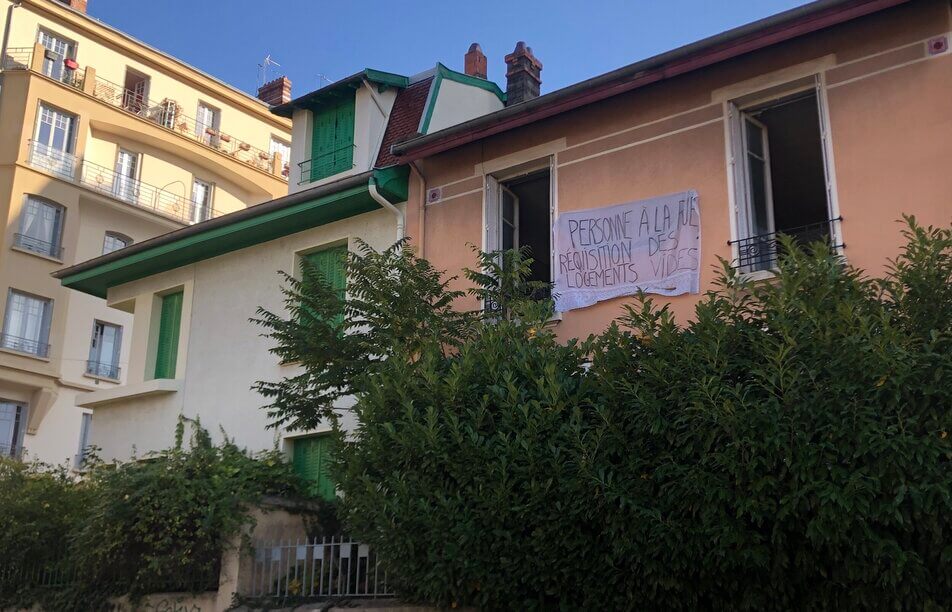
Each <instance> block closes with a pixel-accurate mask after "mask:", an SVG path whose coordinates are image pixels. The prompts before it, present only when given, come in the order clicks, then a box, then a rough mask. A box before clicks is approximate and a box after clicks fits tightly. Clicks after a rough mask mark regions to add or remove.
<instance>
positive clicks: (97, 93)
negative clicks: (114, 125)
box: [0, 47, 287, 180]
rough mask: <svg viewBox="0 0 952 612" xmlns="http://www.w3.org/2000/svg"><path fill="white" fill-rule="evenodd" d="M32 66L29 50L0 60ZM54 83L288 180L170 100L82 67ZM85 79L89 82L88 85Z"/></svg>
mask: <svg viewBox="0 0 952 612" xmlns="http://www.w3.org/2000/svg"><path fill="white" fill-rule="evenodd" d="M32 67H33V48H32V47H13V48H9V49H7V52H6V53H5V54H4V56H3V58H2V61H0V68H2V69H3V70H31V69H32ZM92 72H93V73H94V71H92ZM57 80H58V81H61V82H62V83H64V84H66V85H69V86H71V87H75V88H77V89H80V90H82V91H84V92H86V93H88V94H90V95H92V96H93V97H95V98H97V99H98V100H100V101H101V102H104V103H106V104H109V105H110V106H114V107H116V108H119V109H122V110H124V111H126V112H128V113H131V114H133V115H136V116H138V117H141V118H143V119H145V120H147V121H150V122H152V123H154V124H155V125H158V126H159V127H162V128H165V129H167V130H169V131H170V132H174V133H176V134H180V135H182V136H185V137H187V138H189V139H191V140H194V141H196V142H199V143H201V144H203V145H205V146H207V147H209V148H211V149H214V150H216V151H219V152H221V153H224V154H225V155H228V156H229V157H232V158H234V159H236V160H238V161H240V162H242V163H244V164H247V165H249V166H252V167H254V168H257V169H259V170H263V171H265V172H267V173H269V174H271V175H273V176H276V177H279V178H281V179H283V180H287V173H286V172H285V162H287V160H280V159H279V157H280V156H276V155H275V154H273V153H270V152H268V151H266V150H264V149H260V148H258V147H254V146H252V145H251V144H250V143H247V142H245V141H243V140H240V139H238V138H235V137H234V136H232V135H230V134H228V133H226V132H223V131H221V130H219V129H216V128H214V127H212V126H206V125H205V124H203V123H201V122H199V121H197V120H196V119H194V118H192V117H189V116H188V115H186V114H185V113H184V112H183V110H182V109H183V108H184V106H182V105H181V104H180V103H178V102H176V101H175V100H172V99H170V98H165V99H163V100H160V101H156V100H149V99H148V98H146V97H144V96H143V95H142V94H140V93H137V92H135V91H133V90H131V89H126V88H125V87H124V86H122V85H119V84H118V83H113V82H112V81H108V80H106V79H103V78H101V77H99V76H98V75H94V74H93V75H91V74H89V73H87V71H86V70H84V69H81V68H77V69H75V70H69V69H67V68H65V67H64V69H63V71H62V74H61V76H60V78H58V79H57ZM87 80H90V82H88V83H87Z"/></svg>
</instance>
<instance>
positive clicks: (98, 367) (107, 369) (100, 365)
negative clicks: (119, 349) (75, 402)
mask: <svg viewBox="0 0 952 612" xmlns="http://www.w3.org/2000/svg"><path fill="white" fill-rule="evenodd" d="M86 373H87V374H89V375H90V376H98V377H100V378H110V379H112V380H119V365H118V364H115V363H108V362H104V361H86Z"/></svg>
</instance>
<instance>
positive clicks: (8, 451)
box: [0, 443, 23, 459]
mask: <svg viewBox="0 0 952 612" xmlns="http://www.w3.org/2000/svg"><path fill="white" fill-rule="evenodd" d="M0 457H5V458H7V459H22V458H23V447H22V446H20V445H19V444H7V443H0Z"/></svg>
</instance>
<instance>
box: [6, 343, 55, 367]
mask: <svg viewBox="0 0 952 612" xmlns="http://www.w3.org/2000/svg"><path fill="white" fill-rule="evenodd" d="M0 353H8V354H10V355H18V356H20V357H29V358H30V359H36V360H37V361H45V362H47V363H49V361H50V358H49V357H43V356H42V355H37V354H36V353H28V352H26V351H18V350H16V349H11V348H6V347H2V346H0Z"/></svg>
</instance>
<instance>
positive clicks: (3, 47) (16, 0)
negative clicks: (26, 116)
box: [0, 0, 22, 93]
mask: <svg viewBox="0 0 952 612" xmlns="http://www.w3.org/2000/svg"><path fill="white" fill-rule="evenodd" d="M21 2H22V0H13V2H11V3H10V6H8V7H7V21H6V23H5V24H4V26H3V43H2V44H0V71H2V69H3V66H2V62H3V60H4V58H5V57H6V56H7V43H9V42H10V28H11V27H13V9H15V8H17V7H19V6H20V3H21ZM2 85H3V81H2V77H0V87H2ZM2 92H3V90H2V89H0V93H2Z"/></svg>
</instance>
